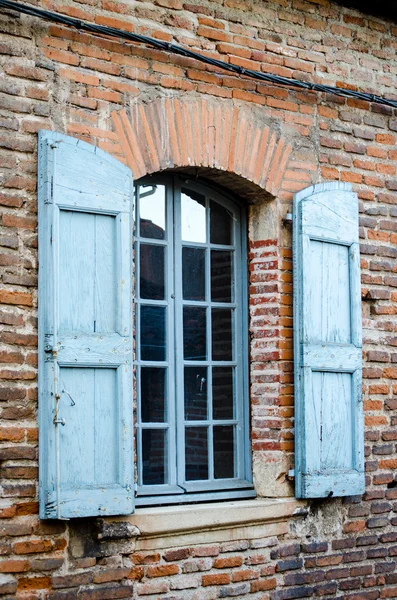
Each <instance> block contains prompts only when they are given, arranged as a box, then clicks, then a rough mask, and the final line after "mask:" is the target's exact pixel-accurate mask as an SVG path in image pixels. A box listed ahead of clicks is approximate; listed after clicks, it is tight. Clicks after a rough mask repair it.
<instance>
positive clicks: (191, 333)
mask: <svg viewBox="0 0 397 600" xmlns="http://www.w3.org/2000/svg"><path fill="white" fill-rule="evenodd" d="M206 321H207V319H206V309H205V308H196V307H192V306H185V307H184V309H183V357H184V359H185V360H206V358H207V329H206V328H207V323H206Z"/></svg>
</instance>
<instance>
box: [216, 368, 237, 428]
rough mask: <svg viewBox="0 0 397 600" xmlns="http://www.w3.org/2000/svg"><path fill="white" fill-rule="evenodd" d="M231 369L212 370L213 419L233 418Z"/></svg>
mask: <svg viewBox="0 0 397 600" xmlns="http://www.w3.org/2000/svg"><path fill="white" fill-rule="evenodd" d="M233 371H234V369H233V367H213V368H212V414H213V417H214V419H233V418H234V390H233Z"/></svg>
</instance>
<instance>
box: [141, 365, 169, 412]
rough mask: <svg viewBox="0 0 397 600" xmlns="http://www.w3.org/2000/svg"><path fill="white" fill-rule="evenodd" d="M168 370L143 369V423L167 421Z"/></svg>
mask: <svg viewBox="0 0 397 600" xmlns="http://www.w3.org/2000/svg"><path fill="white" fill-rule="evenodd" d="M165 384H166V370H165V369H157V368H153V367H142V368H141V420H142V422H143V423H164V421H166V420H167V419H166V392H165V390H166V387H165Z"/></svg>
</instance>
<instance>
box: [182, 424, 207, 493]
mask: <svg viewBox="0 0 397 600" xmlns="http://www.w3.org/2000/svg"><path fill="white" fill-rule="evenodd" d="M207 438H208V432H207V428H206V427H186V430H185V461H186V462H185V471H186V472H185V475H186V481H192V480H196V479H198V480H201V479H208V439H207Z"/></svg>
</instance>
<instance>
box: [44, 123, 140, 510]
mask: <svg viewBox="0 0 397 600" xmlns="http://www.w3.org/2000/svg"><path fill="white" fill-rule="evenodd" d="M131 215H132V178H131V172H130V170H129V169H127V168H126V167H125V166H124V165H122V164H120V163H119V162H118V161H116V160H115V159H113V158H112V157H110V156H108V155H107V154H106V153H104V152H102V151H101V150H99V149H98V148H95V147H94V146H91V145H89V144H86V143H84V142H81V141H79V140H76V139H74V138H70V137H67V136H64V135H60V134H57V133H54V132H48V131H41V132H40V134H39V260H40V266H39V272H40V280H39V301H40V307H39V338H40V348H39V355H40V365H39V392H40V405H39V412H40V514H41V517H42V518H70V517H86V516H93V515H110V514H128V513H131V512H132V511H133V456H132V383H131V382H132V344H131V335H132V333H131V330H132V309H131V302H132V291H131V269H132V264H131V241H132V240H131V238H132V219H131ZM56 421H58V423H57V422H56Z"/></svg>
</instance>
